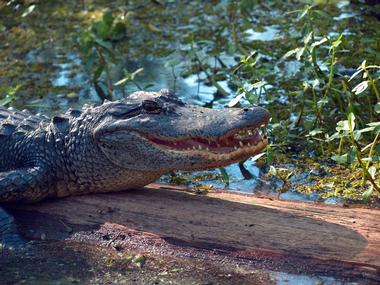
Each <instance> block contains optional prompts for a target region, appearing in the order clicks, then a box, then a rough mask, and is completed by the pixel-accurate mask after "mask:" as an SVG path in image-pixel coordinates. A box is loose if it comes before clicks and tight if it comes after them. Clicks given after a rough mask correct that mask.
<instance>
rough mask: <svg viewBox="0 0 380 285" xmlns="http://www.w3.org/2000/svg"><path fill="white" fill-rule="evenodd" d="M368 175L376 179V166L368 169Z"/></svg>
mask: <svg viewBox="0 0 380 285" xmlns="http://www.w3.org/2000/svg"><path fill="white" fill-rule="evenodd" d="M368 173H369V174H370V175H371V177H372V179H375V177H376V167H375V166H371V167H370V168H368Z"/></svg>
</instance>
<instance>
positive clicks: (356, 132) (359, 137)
mask: <svg viewBox="0 0 380 285" xmlns="http://www.w3.org/2000/svg"><path fill="white" fill-rule="evenodd" d="M352 135H353V136H354V140H356V141H358V140H360V139H361V137H362V132H360V131H353V132H352Z"/></svg>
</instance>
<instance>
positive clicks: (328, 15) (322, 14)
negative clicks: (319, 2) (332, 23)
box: [314, 10, 332, 20]
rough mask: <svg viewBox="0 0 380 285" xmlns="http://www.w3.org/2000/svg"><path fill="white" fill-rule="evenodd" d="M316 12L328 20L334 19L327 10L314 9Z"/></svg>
mask: <svg viewBox="0 0 380 285" xmlns="http://www.w3.org/2000/svg"><path fill="white" fill-rule="evenodd" d="M314 12H315V13H317V14H318V15H320V16H322V17H323V18H325V19H327V20H332V17H331V15H330V14H328V13H326V12H325V11H322V10H314Z"/></svg>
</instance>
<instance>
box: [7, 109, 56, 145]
mask: <svg viewBox="0 0 380 285" xmlns="http://www.w3.org/2000/svg"><path fill="white" fill-rule="evenodd" d="M48 123H49V118H48V117H46V116H43V115H39V114H37V115H33V114H32V113H31V112H29V111H27V110H23V111H16V110H14V109H12V108H9V109H6V108H4V107H0V141H1V140H2V139H6V138H8V139H9V137H10V136H12V135H13V134H15V133H19V134H22V133H28V132H31V131H34V130H36V129H38V127H39V126H40V125H41V124H48Z"/></svg>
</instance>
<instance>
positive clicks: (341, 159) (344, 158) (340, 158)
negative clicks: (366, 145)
mask: <svg viewBox="0 0 380 285" xmlns="http://www.w3.org/2000/svg"><path fill="white" fill-rule="evenodd" d="M347 156H348V155H347V153H346V154H343V155H333V156H332V157H331V159H332V160H334V161H336V162H338V163H342V164H344V163H347Z"/></svg>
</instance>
